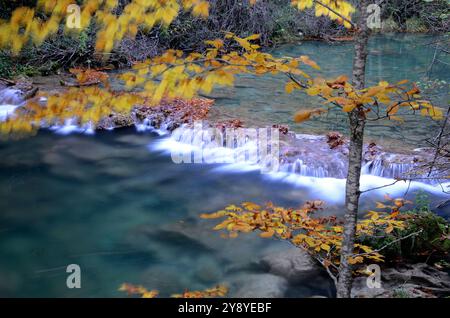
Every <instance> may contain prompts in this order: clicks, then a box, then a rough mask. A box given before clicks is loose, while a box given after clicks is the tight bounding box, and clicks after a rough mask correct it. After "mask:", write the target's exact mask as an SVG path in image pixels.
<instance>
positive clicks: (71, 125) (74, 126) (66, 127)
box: [49, 118, 95, 135]
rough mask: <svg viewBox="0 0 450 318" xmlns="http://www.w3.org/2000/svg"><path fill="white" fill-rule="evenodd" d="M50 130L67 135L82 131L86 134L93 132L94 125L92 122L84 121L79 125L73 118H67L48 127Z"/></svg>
mask: <svg viewBox="0 0 450 318" xmlns="http://www.w3.org/2000/svg"><path fill="white" fill-rule="evenodd" d="M49 129H50V130H52V131H54V132H55V133H57V134H59V135H69V134H72V133H83V134H86V135H93V134H94V130H95V128H94V125H93V124H92V123H86V124H84V125H81V126H80V125H79V124H78V123H77V121H76V119H74V118H69V119H66V120H65V121H64V124H62V125H53V126H50V127H49Z"/></svg>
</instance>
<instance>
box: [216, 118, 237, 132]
mask: <svg viewBox="0 0 450 318" xmlns="http://www.w3.org/2000/svg"><path fill="white" fill-rule="evenodd" d="M214 126H215V127H216V128H218V129H219V130H220V131H222V132H225V129H227V128H232V129H236V128H242V127H244V123H243V122H242V121H241V120H240V119H229V120H222V121H219V122H217V123H215V124H214Z"/></svg>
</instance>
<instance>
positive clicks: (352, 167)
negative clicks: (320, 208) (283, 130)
mask: <svg viewBox="0 0 450 318" xmlns="http://www.w3.org/2000/svg"><path fill="white" fill-rule="evenodd" d="M368 5H369V1H368V0H361V3H360V10H361V11H360V12H361V18H360V21H359V23H358V28H359V30H358V31H357V34H356V38H355V56H354V60H353V74H352V77H353V78H352V81H353V85H354V86H355V88H357V89H362V88H364V86H365V74H366V60H367V43H368V40H369V35H370V29H369V28H368V27H367V6H368ZM348 116H349V125H350V146H349V147H350V148H349V154H348V174H347V183H346V188H345V207H346V213H345V216H344V222H345V224H344V238H343V242H342V252H341V264H340V267H339V279H338V284H337V297H338V298H349V297H350V295H351V288H352V281H353V279H352V266H351V264H349V262H348V258H349V257H350V256H351V255H352V254H353V249H354V242H355V233H356V223H357V219H358V203H359V196H360V190H359V179H360V177H361V165H362V152H363V138H364V127H365V116H364V113H363V112H362V111H361V110H360V109H359V108H358V107H357V108H355V109H354V110H353V111H351V112H350V113H349V115H348Z"/></svg>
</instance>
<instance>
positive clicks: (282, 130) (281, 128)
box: [272, 124, 289, 135]
mask: <svg viewBox="0 0 450 318" xmlns="http://www.w3.org/2000/svg"><path fill="white" fill-rule="evenodd" d="M272 128H275V129H278V131H279V132H280V134H283V135H286V134H287V133H288V132H289V126H288V125H278V124H277V125H272Z"/></svg>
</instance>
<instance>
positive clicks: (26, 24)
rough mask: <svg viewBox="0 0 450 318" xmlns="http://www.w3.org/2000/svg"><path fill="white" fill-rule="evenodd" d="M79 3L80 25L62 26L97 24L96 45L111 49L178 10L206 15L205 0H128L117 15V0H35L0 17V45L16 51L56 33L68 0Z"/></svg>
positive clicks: (165, 22) (169, 20)
mask: <svg viewBox="0 0 450 318" xmlns="http://www.w3.org/2000/svg"><path fill="white" fill-rule="evenodd" d="M77 3H78V4H79V5H80V24H81V25H80V29H71V28H68V27H65V31H66V32H76V31H79V30H83V29H86V28H87V27H88V26H89V25H90V24H91V22H93V21H94V22H95V23H96V25H97V27H99V30H98V33H97V42H96V49H97V51H98V52H110V51H111V50H112V49H113V47H114V45H115V44H116V43H118V42H119V41H121V40H122V39H123V38H124V37H125V36H130V37H135V36H136V34H137V32H138V28H147V29H151V28H153V27H154V26H155V25H158V24H162V25H169V24H171V23H172V21H173V20H174V19H175V18H176V17H177V15H178V14H179V12H180V10H185V11H191V12H192V14H193V15H195V16H200V17H207V16H208V13H209V3H208V1H206V0H131V1H130V3H129V4H127V5H126V6H125V8H124V9H123V10H122V12H121V14H120V15H117V14H116V10H117V7H118V0H82V1H75V0H38V1H37V5H36V6H35V7H33V8H30V7H20V8H18V9H16V10H15V11H14V12H13V13H12V16H11V18H10V19H9V20H8V21H0V47H1V48H10V49H11V50H12V51H13V52H14V53H19V52H20V50H21V49H22V48H23V46H24V45H25V44H27V43H28V42H29V41H31V42H33V43H34V44H37V45H40V44H41V43H42V42H43V41H44V40H45V39H47V38H48V37H49V36H50V35H53V34H55V33H56V32H57V31H58V28H59V27H60V25H62V23H63V22H64V20H65V19H66V18H67V17H68V12H67V10H68V7H69V5H71V4H77Z"/></svg>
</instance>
